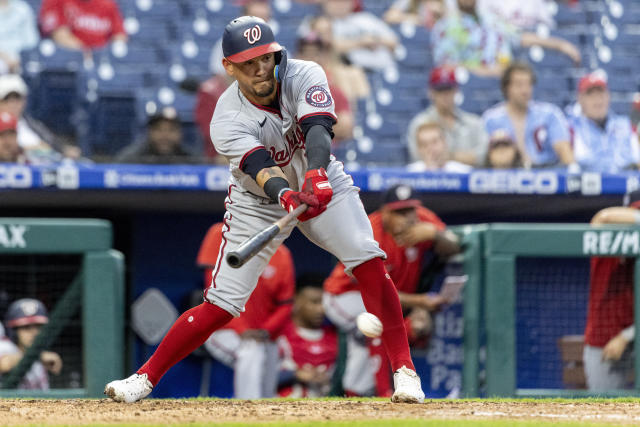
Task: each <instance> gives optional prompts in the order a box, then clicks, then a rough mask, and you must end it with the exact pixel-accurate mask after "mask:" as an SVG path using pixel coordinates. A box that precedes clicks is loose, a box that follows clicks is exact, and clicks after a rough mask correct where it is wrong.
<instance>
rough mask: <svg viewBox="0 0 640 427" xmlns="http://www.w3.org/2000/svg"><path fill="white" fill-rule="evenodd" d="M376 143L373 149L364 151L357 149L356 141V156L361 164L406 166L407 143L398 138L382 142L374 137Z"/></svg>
mask: <svg viewBox="0 0 640 427" xmlns="http://www.w3.org/2000/svg"><path fill="white" fill-rule="evenodd" d="M372 139H373V141H374V143H373V146H372V149H371V151H369V152H363V151H361V150H359V149H357V147H358V144H357V143H356V144H355V146H356V149H355V153H356V158H355V161H357V162H358V163H359V164H360V165H363V166H405V165H406V164H407V147H406V145H405V144H404V143H403V142H402V141H400V140H397V142H393V143H382V142H380V141H379V140H376V138H372Z"/></svg>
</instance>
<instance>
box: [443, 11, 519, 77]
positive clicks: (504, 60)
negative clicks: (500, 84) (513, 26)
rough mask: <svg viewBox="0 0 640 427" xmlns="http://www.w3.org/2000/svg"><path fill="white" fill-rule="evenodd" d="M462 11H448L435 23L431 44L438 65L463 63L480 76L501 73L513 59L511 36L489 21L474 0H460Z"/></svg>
mask: <svg viewBox="0 0 640 427" xmlns="http://www.w3.org/2000/svg"><path fill="white" fill-rule="evenodd" d="M457 3H458V9H459V13H453V12H450V13H448V14H447V15H446V16H445V17H443V18H442V19H440V20H439V21H438V22H436V23H435V25H434V26H433V31H432V32H431V46H432V49H433V59H434V62H435V64H436V65H437V66H440V65H449V66H459V65H462V66H464V67H466V68H468V69H469V71H471V72H472V73H474V74H478V75H480V76H492V77H493V76H499V75H500V73H501V72H502V70H503V69H504V67H505V66H506V65H507V64H508V63H509V62H510V61H511V56H512V54H511V46H510V45H509V42H508V40H507V39H506V38H505V36H503V35H502V34H500V33H499V32H498V31H496V29H495V28H493V27H491V26H489V25H486V24H485V23H484V22H482V20H481V19H480V17H479V16H478V13H477V11H476V2H475V0H458V2H457Z"/></svg>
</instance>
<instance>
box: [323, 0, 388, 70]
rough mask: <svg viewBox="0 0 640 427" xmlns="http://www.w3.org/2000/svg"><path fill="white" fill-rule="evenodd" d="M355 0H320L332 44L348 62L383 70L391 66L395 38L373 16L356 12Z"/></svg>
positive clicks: (368, 68) (382, 23)
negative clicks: (330, 33) (329, 23)
mask: <svg viewBox="0 0 640 427" xmlns="http://www.w3.org/2000/svg"><path fill="white" fill-rule="evenodd" d="M358 6H359V2H358V1H357V0H327V1H325V2H323V3H322V9H323V11H324V14H325V15H326V16H327V17H328V18H330V19H331V28H332V32H333V47H334V49H335V50H336V52H338V54H340V55H345V56H346V58H347V59H348V61H349V62H350V63H351V64H353V65H357V66H359V67H362V68H364V69H366V70H372V71H383V70H385V69H388V68H395V67H396V63H395V59H394V57H393V51H394V50H395V48H396V46H397V45H398V37H397V36H396V34H395V33H394V32H393V30H392V29H391V28H390V27H389V26H388V25H387V24H386V23H385V22H384V21H383V20H382V19H380V18H378V17H377V16H376V15H374V14H372V13H369V12H363V11H357V10H358V9H359V7H358Z"/></svg>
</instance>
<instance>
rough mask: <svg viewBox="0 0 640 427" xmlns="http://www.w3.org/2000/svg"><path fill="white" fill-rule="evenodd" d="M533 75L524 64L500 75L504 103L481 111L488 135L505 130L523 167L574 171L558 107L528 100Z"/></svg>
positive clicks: (569, 143) (567, 128)
mask: <svg viewBox="0 0 640 427" xmlns="http://www.w3.org/2000/svg"><path fill="white" fill-rule="evenodd" d="M534 84H535V74H534V72H533V70H532V69H531V67H530V66H529V65H527V64H524V63H513V64H511V65H510V66H509V67H507V69H506V70H505V72H504V74H503V75H502V80H501V88H502V94H503V96H504V98H505V101H504V102H502V103H500V104H498V105H496V106H494V107H492V108H490V109H489V110H487V111H485V113H484V114H483V116H482V118H483V120H484V124H485V129H486V131H487V133H488V134H489V135H491V134H493V133H494V132H495V131H496V130H499V129H505V130H507V131H508V132H509V133H510V134H511V135H513V136H514V137H515V141H516V145H517V146H518V149H519V150H520V154H521V157H522V162H523V165H524V166H525V167H527V168H530V167H534V168H540V167H553V166H562V165H566V166H570V170H571V171H575V170H576V168H577V165H575V164H574V157H573V150H572V148H571V142H570V136H569V127H568V124H567V121H566V119H565V117H564V115H563V114H562V111H561V110H560V108H558V107H556V106H555V105H553V104H549V103H546V102H538V101H533V100H532V95H533V85H534Z"/></svg>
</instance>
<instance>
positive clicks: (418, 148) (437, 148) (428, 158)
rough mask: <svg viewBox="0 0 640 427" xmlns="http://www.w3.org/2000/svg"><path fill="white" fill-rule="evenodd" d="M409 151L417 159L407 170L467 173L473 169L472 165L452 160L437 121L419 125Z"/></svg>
mask: <svg viewBox="0 0 640 427" xmlns="http://www.w3.org/2000/svg"><path fill="white" fill-rule="evenodd" d="M409 152H410V153H411V157H412V158H413V159H417V160H416V161H414V162H413V163H410V164H409V165H407V170H409V171H411V172H452V173H467V172H470V171H471V166H469V165H467V164H464V163H460V162H457V161H455V160H450V157H451V156H450V153H449V149H448V148H447V141H446V139H445V136H444V131H443V130H442V127H441V126H440V125H439V124H438V123H436V122H425V123H422V124H421V125H420V126H418V128H417V129H416V134H415V138H414V139H413V140H412V141H410V144H409Z"/></svg>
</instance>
